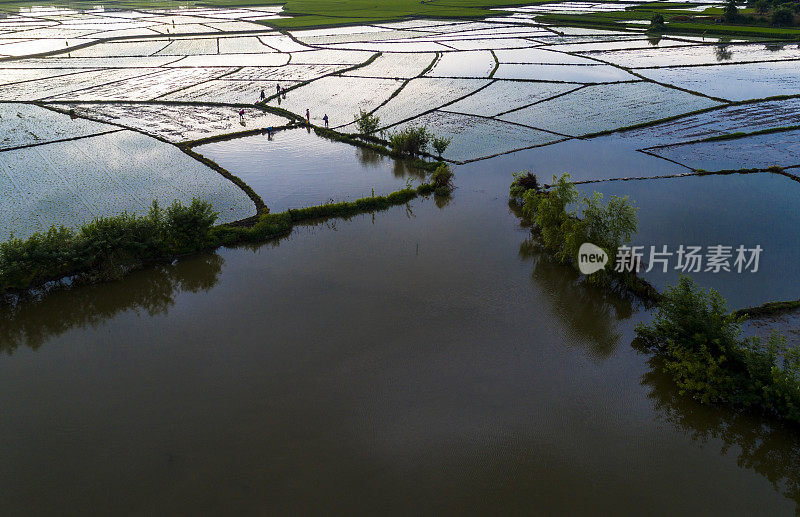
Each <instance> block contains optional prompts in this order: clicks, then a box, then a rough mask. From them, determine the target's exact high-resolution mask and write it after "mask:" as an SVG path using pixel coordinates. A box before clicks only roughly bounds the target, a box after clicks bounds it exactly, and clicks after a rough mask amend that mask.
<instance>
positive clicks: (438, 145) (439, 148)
mask: <svg viewBox="0 0 800 517" xmlns="http://www.w3.org/2000/svg"><path fill="white" fill-rule="evenodd" d="M452 141H453V139H452V138H440V137H438V136H437V137H434V138H433V148H434V149H435V150H436V153H437V154H438V155H439V158H441V157H442V154H444V152H445V150H447V147H448V146H449V145H450V142H452Z"/></svg>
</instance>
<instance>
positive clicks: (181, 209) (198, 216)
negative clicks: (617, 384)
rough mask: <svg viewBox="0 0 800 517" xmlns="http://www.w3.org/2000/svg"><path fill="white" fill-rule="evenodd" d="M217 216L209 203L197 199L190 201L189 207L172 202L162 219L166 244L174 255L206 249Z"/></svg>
mask: <svg viewBox="0 0 800 517" xmlns="http://www.w3.org/2000/svg"><path fill="white" fill-rule="evenodd" d="M217 215H218V214H217V213H216V212H214V210H213V209H212V208H211V204H210V203H207V202H205V201H201V200H199V199H194V200H192V204H191V205H189V206H183V205H181V204H180V203H178V202H177V201H176V202H174V203H173V204H172V205H170V207H169V208H167V211H166V215H165V218H164V222H165V231H166V235H165V240H166V242H167V243H168V245H170V246H171V247H172V251H174V252H175V253H186V252H191V251H195V250H198V249H201V248H204V247H206V246H207V245H208V236H209V233H210V231H211V227H212V226H214V222H215V221H216V220H217Z"/></svg>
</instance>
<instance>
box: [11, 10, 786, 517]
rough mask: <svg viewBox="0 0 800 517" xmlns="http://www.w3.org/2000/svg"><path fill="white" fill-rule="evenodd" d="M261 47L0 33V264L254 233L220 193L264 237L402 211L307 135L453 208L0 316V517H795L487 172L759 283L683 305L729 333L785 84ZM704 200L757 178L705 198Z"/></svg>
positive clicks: (488, 44) (434, 54) (775, 436)
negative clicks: (326, 516)
mask: <svg viewBox="0 0 800 517" xmlns="http://www.w3.org/2000/svg"><path fill="white" fill-rule="evenodd" d="M573 7H577V6H573ZM535 9H536V8H535V7H532V8H528V9H523V10H521V11H520V12H521V13H522V14H526V13H535V12H536V11H535ZM275 16H280V7H271V6H268V7H258V8H255V7H253V8H250V7H247V8H237V9H230V10H225V9H214V8H191V9H188V8H187V9H180V10H172V11H163V10H138V11H135V12H134V11H113V10H93V11H86V12H77V11H71V10H62V9H51V8H33V9H29V10H26V11H19V12H14V13H11V14H9V15H8V16H7V17H6V18H3V19H0V56H3V57H2V58H0V128H1V129H2V131H0V185H2V186H3V187H4V189H3V198H2V200H0V207H1V208H2V214H3V216H2V219H3V227H2V228H0V235H2V236H3V239H4V240H5V239H7V238H8V236H10V235H11V234H13V235H16V236H19V237H27V236H29V235H31V234H33V233H35V232H37V231H42V230H44V229H46V228H49V227H50V226H52V225H65V226H69V227H77V226H79V225H80V224H83V223H84V222H86V221H89V220H92V219H94V218H97V217H100V216H108V215H113V214H118V213H122V212H126V213H145V212H146V211H147V209H148V207H149V205H150V203H151V202H152V201H153V200H157V201H159V203H160V204H162V205H168V204H169V203H171V202H172V201H174V200H179V201H186V200H191V199H192V198H193V197H199V198H201V199H204V200H207V201H209V202H210V203H212V206H213V207H214V209H215V210H217V211H218V212H219V213H220V222H232V221H237V220H242V219H246V218H248V217H252V216H253V215H254V214H256V212H257V210H258V208H257V206H256V204H255V203H254V200H253V195H252V194H250V193H248V192H246V191H245V190H244V189H242V188H241V185H240V184H238V183H235V182H233V181H230V179H229V177H228V176H225V175H222V174H220V170H223V171H226V172H227V173H229V175H232V176H235V177H236V178H238V179H239V180H241V182H242V183H243V184H245V185H247V186H248V187H250V188H251V189H252V191H253V192H254V194H255V196H257V197H258V198H260V199H262V200H263V202H264V204H265V205H266V206H267V207H268V208H269V210H270V211H271V212H272V213H280V212H283V211H284V210H288V209H294V208H303V207H307V206H313V205H318V204H321V203H326V202H329V201H333V202H342V201H352V200H354V199H358V198H362V197H368V196H370V195H372V194H375V195H385V194H388V193H390V192H393V191H396V190H398V189H402V188H404V187H405V186H406V185H407V184H411V185H418V184H420V183H422V182H423V181H425V177H426V175H427V174H426V172H425V171H423V170H420V169H417V168H414V166H413V164H412V163H411V162H410V161H408V160H395V159H393V158H391V157H389V156H384V155H382V154H380V153H378V152H375V151H373V150H370V149H367V148H364V147H357V146H353V145H350V144H349V143H347V142H343V141H333V140H331V139H326V138H323V137H322V136H319V135H317V134H316V133H315V131H313V130H310V129H309V128H305V127H299V126H301V125H302V122H303V120H304V119H305V117H306V109H308V110H309V119H310V122H311V124H313V125H314V126H317V127H319V126H323V125H324V122H323V120H322V117H323V115H328V117H329V120H330V126H331V127H334V128H337V129H338V130H339V131H341V132H343V133H346V132H355V131H357V129H355V124H354V123H353V120H354V117H355V116H356V115H357V114H358V113H359V110H364V111H365V112H371V113H373V114H375V115H376V116H377V117H379V119H380V124H379V125H378V127H377V128H376V132H375V135H376V137H377V136H380V135H381V134H383V135H384V136H386V135H389V134H391V133H392V132H393V131H399V130H403V129H405V128H408V127H416V126H421V125H424V126H426V127H427V128H428V129H429V130H430V131H431V132H432V133H434V134H435V135H438V136H444V137H450V138H451V139H452V141H451V143H450V145H449V146H448V147H447V149H446V150H445V151H444V153H443V157H444V159H446V160H448V161H449V162H450V163H451V165H452V167H453V171H454V173H455V179H454V182H455V186H456V189H455V191H454V192H453V193H452V195H451V196H449V197H442V196H434V195H428V196H422V197H419V198H416V199H414V200H412V201H409V202H408V203H407V204H402V205H398V206H394V207H391V208H389V209H387V210H381V211H376V212H369V213H362V214H358V215H354V216H350V217H347V218H336V217H332V218H326V219H316V220H311V221H306V222H303V223H301V224H297V225H295V226H294V227H293V228H292V229H291V231H290V232H289V233H288V234H286V235H283V236H281V237H280V238H277V239H273V240H270V241H268V242H262V243H253V244H246V245H239V246H231V247H221V248H218V249H216V250H211V251H207V252H204V253H199V254H192V255H189V256H184V257H180V258H178V259H176V260H174V261H171V262H164V263H157V264H155V265H152V266H147V267H145V268H143V269H140V270H137V271H134V272H133V273H131V274H130V275H128V276H125V277H124V278H122V279H119V280H115V281H111V282H105V283H100V284H97V285H75V286H72V287H69V288H65V289H54V290H52V292H46V293H44V294H41V295H40V296H33V297H28V298H24V299H22V300H20V301H18V302H17V303H14V304H6V305H4V306H2V307H0V408H2V409H0V451H2V452H0V456H2V458H3V461H2V462H0V486H2V487H3V490H2V491H0V513H2V514H3V515H17V514H28V513H33V514H65V513H66V514H109V513H131V514H134V513H135V514H143V513H159V514H160V513H181V514H185V513H199V514H218V513H235V514H263V513H267V514H288V513H293V514H297V513H322V512H325V513H378V512H380V513H388V514H408V513H412V512H413V513H489V512H492V513H501V514H521V513H525V514H531V513H533V514H576V513H580V514H608V513H621V514H640V513H644V512H647V513H653V514H659V515H661V514H663V515H674V514H677V513H680V514H701V513H702V514H709V515H732V514H733V515H753V514H769V515H786V514H791V513H792V512H796V511H797V508H798V507H799V505H800V461H798V458H800V434H798V432H797V429H796V428H795V427H791V426H789V425H786V424H782V423H780V422H777V421H775V420H773V419H771V418H769V417H765V416H763V415H759V414H757V413H756V414H753V413H747V412H741V411H736V410H732V409H727V408H720V407H716V406H711V405H700V404H699V403H697V402H695V401H694V400H692V399H691V398H689V397H687V396H684V395H681V394H680V393H679V392H678V389H677V387H676V386H675V384H674V382H673V381H672V379H671V378H670V377H669V376H666V375H664V374H663V373H661V371H660V370H659V369H658V368H657V364H656V363H657V358H655V357H654V356H652V355H650V354H647V353H642V352H640V351H637V349H636V348H635V347H633V346H631V343H632V341H633V339H634V337H635V335H636V334H635V332H634V325H635V324H636V323H638V322H647V321H650V320H651V319H652V311H651V310H650V309H648V308H647V307H646V306H645V304H644V303H642V302H640V301H639V300H637V299H635V298H633V299H632V298H629V297H624V296H620V295H618V294H615V293H612V292H609V291H607V290H604V289H602V288H600V287H598V286H593V285H587V284H586V283H585V282H582V281H581V276H580V274H578V273H577V271H575V270H574V269H572V268H571V267H570V266H565V265H562V264H558V263H556V262H555V261H554V260H553V259H552V257H551V256H549V255H548V254H547V253H546V252H545V251H544V250H543V249H542V248H541V246H540V245H538V243H537V242H536V239H535V238H533V237H532V234H531V230H530V228H528V227H527V226H525V225H523V224H521V221H520V218H519V217H518V215H517V214H516V213H515V212H514V210H512V209H511V208H510V207H509V184H510V183H511V180H512V177H511V174H512V173H513V172H516V171H520V170H523V169H528V170H530V171H532V172H534V173H535V174H536V175H537V177H538V178H539V180H540V181H541V182H543V183H550V182H551V179H552V177H553V176H554V175H557V174H562V173H565V172H566V173H569V174H571V177H572V179H573V180H575V181H577V182H585V183H579V184H578V185H577V187H578V188H579V190H581V191H582V192H585V193H587V194H588V193H591V192H592V191H598V192H601V193H603V194H604V195H605V196H606V197H608V196H612V195H620V196H626V195H627V196H629V197H630V199H631V200H632V201H633V202H634V203H635V204H636V206H638V207H639V213H638V216H639V228H638V233H637V234H636V235H635V236H634V237H633V239H632V243H633V244H637V245H643V246H647V247H649V246H651V245H653V246H661V245H667V246H669V247H670V248H673V247H676V246H678V245H680V244H686V245H700V246H711V245H717V244H726V245H731V246H736V245H740V244H742V245H746V246H755V245H760V246H761V247H763V249H764V251H763V255H762V261H761V264H760V266H761V267H760V269H759V271H758V272H757V273H753V274H751V273H741V274H740V273H736V272H735V271H733V272H722V273H719V274H716V273H711V272H701V273H698V274H696V275H694V278H695V279H696V280H697V281H698V283H699V284H701V285H703V286H707V287H713V288H715V289H717V290H718V291H720V293H721V294H722V295H723V296H724V297H726V298H727V300H728V302H729V305H730V308H731V309H740V308H743V307H750V306H755V305H760V304H762V303H765V302H770V301H775V300H793V299H796V298H797V297H798V294H797V289H796V286H797V285H798V278H797V275H798V271H799V270H798V268H797V266H796V264H797V263H798V260H800V251H799V250H800V246H798V241H797V237H796V233H797V232H796V228H797V226H798V224H799V223H800V220H798V217H799V216H798V213H800V212H798V211H797V210H796V201H797V199H798V195H800V190H798V189H800V178H798V173H797V170H798V169H797V166H800V163H798V161H797V154H798V152H797V148H796V144H795V143H794V142H795V139H793V137H795V136H796V133H797V128H796V127H795V126H797V125H798V122H797V121H798V120H800V111H798V108H797V106H796V104H797V102H796V101H797V99H796V98H795V95H797V94H798V92H799V91H800V90H798V86H800V84H799V83H798V81H800V79H798V77H797V74H796V73H795V72H796V68H795V67H796V64H797V61H794V60H795V59H798V56H797V55H796V53H795V52H794V51H793V50H791V49H789V48H787V49H785V50H782V51H780V52H779V53H777V54H776V53H772V52H766V51H765V50H764V45H763V44H762V43H748V42H736V43H732V44H729V45H728V47H727V48H729V49H732V50H731V51H732V53H733V54H732V55H733V56H735V57H734V58H728V59H727V61H731V60H732V61H735V62H737V63H738V62H739V61H746V63H744V64H733V65H732V64H719V63H721V62H722V61H721V60H719V59H717V57H718V56H720V54H719V53H718V52H717V53H715V50H714V49H715V48H716V47H715V45H717V44H718V43H719V42H718V41H715V40H714V39H713V38H707V41H705V42H703V41H697V39H696V38H695V39H692V38H681V37H679V36H674V37H665V38H662V39H661V40H660V42H659V43H658V45H654V44H653V43H652V42H651V41H650V40H648V38H647V36H646V35H645V34H644V33H643V32H642V31H639V32H637V31H635V30H624V31H623V30H622V29H621V30H620V31H617V32H614V31H606V30H595V29H576V28H563V27H561V28H558V27H551V26H546V25H542V24H538V23H536V22H535V21H531V20H530V19H525V20H527V21H525V22H524V23H520V19H519V18H515V17H513V16H510V17H507V18H501V17H498V18H495V19H494V20H495V21H480V22H465V21H461V20H412V21H405V22H396V23H395V22H393V23H380V24H373V25H368V26H363V27H348V28H335V29H318V30H297V31H289V32H288V33H283V32H278V31H275V30H273V29H271V28H270V27H267V26H265V25H263V24H259V23H256V21H257V20H264V19H270V17H275ZM168 31H169V32H168ZM26 33H29V34H27V35H26ZM234 33H235V34H234ZM23 43H24V44H23ZM65 43H66V45H65ZM459 54H464V56H463V58H462V57H460V56H459ZM715 59H717V61H714V60H715ZM585 60H589V61H591V62H592V63H593V64H586V63H585V62H584V61H585ZM673 60H674V61H673ZM642 63H644V64H642ZM671 65H685V66H671ZM689 65H692V66H689ZM644 66H646V67H647V68H642V67H644ZM660 67H663V68H660ZM733 67H737V69H739V70H740V71H739V72H737V73H738V74H739V75H737V76H736V77H737V80H736V81H731V82H725V81H722V80H719V79H716V78H717V77H728V76H729V74H733V73H734V72H733ZM698 68H704V69H705V68H708V69H709V72H708V73H705V72H703V73H700V72H698V73H697V74H696V75H692V74H689V73H688V72H687V70H695V69H698ZM631 72H635V73H631ZM750 73H752V74H753V75H752V76H748V75H747V74H750ZM653 78H655V79H656V81H657V82H653V81H651V79H653ZM278 85H281V86H282V87H283V88H285V91H284V94H282V95H274V94H275V93H276V91H277V86H278ZM675 86H678V87H679V88H675ZM262 91H264V96H265V99H266V102H265V104H264V105H263V106H261V107H259V106H257V105H256V104H255V103H256V102H257V101H259V100H260V98H261V92H262ZM786 94H789V95H790V97H789V98H780V99H770V97H772V96H777V95H786ZM739 101H744V102H739ZM262 108H263V109H262ZM267 108H280V110H272V111H270V110H269V109H267ZM240 110H244V113H243V114H242V115H240V113H239V112H240ZM282 110H286V111H282ZM637 125H638V126H640V127H636V128H630V127H631V126H637ZM284 127H291V129H283V128H284ZM267 128H270V132H272V129H273V128H281V129H280V130H277V129H275V131H274V134H270V135H269V136H268V134H267ZM626 128H630V129H626ZM622 129H626V130H624V131H620V130H622ZM598 133H604V134H598ZM710 137H714V138H712V139H711V140H709V138H710ZM195 156H199V157H200V158H201V159H203V160H204V161H200V160H198V159H195V158H194V157H195ZM769 167H772V171H768V170H766V169H767V168H769ZM777 167H779V168H780V171H781V172H782V173H781V174H778V173H777V172H775V171H777V170H778V169H777ZM723 169H759V171H748V172H747V173H741V174H719V175H714V174H706V173H707V172H708V171H711V172H714V171H720V170H723ZM762 169H763V170H762ZM742 172H743V171H742ZM629 178H643V179H636V180H633V179H630V180H629ZM626 180H627V181H626ZM645 278H646V279H647V280H648V281H650V282H651V283H652V284H653V285H654V286H656V287H657V288H658V289H663V288H664V287H665V286H666V285H667V284H668V283H674V282H675V281H677V278H678V273H677V271H669V272H668V273H661V272H660V271H658V270H657V269H656V270H654V271H651V272H648V273H646V274H645ZM762 323H763V324H764V325H767V326H768V325H769V322H762ZM793 325H795V324H793V323H792V322H791V319H790V320H789V323H786V324H783V327H782V330H783V331H787V332H788V334H789V335H790V337H791V336H795V340H794V341H793V342H792V343H793V344H794V345H796V328H795V327H794V326H793ZM793 329H794V330H793Z"/></svg>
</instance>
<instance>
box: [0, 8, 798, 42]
mask: <svg viewBox="0 0 800 517" xmlns="http://www.w3.org/2000/svg"><path fill="white" fill-rule="evenodd" d="M553 1H554V0H286V1H284V2H281V1H274V0H264V1H258V0H178V1H174V0H72V1H69V0H68V1H58V0H57V1H52V0H50V1H48V0H0V11H2V10H7V11H13V10H16V9H18V8H20V7H29V6H34V5H36V6H40V5H58V6H65V7H73V8H77V9H81V8H86V9H88V8H92V7H94V6H97V5H104V6H106V7H109V8H118V9H137V8H138V9H143V8H160V9H164V8H178V7H190V6H210V7H244V6H264V5H284V12H285V14H286V15H288V16H289V17H287V18H282V19H278V20H265V21H263V22H262V23H265V24H267V25H270V26H274V27H277V28H281V29H300V28H318V27H332V26H343V25H358V24H366V23H376V22H387V21H397V20H402V19H407V18H466V19H470V18H473V19H475V18H485V17H487V16H492V15H503V14H505V13H503V12H501V11H490V10H489V9H492V8H502V7H506V6H515V5H517V6H518V5H532V4H543V3H553ZM556 1H557V0H556ZM566 1H569V0H566ZM597 1H611V2H613V1H614V0H597ZM695 5H696V4H683V3H668V2H649V3H642V4H640V5H637V6H635V7H632V8H628V9H627V10H625V11H611V12H601V13H589V14H549V15H542V16H539V17H538V18H537V20H538V21H542V22H545V23H550V24H554V25H570V26H579V27H596V28H614V29H621V28H624V24H622V23H619V22H622V21H626V20H649V19H650V18H651V17H652V16H653V14H654V13H660V14H662V15H663V16H664V18H665V20H666V21H667V23H666V28H665V30H664V32H665V33H707V34H708V35H718V36H720V35H721V36H726V35H727V36H745V37H760V38H772V39H797V38H800V28H776V27H769V26H764V25H758V26H753V25H726V24H718V23H713V22H712V21H710V20H697V21H684V20H681V21H677V20H676V21H671V18H672V17H674V16H678V15H684V16H697V15H701V16H702V15H705V16H709V15H711V16H718V15H719V14H720V13H721V9H720V8H718V7H710V8H709V9H707V10H706V11H705V12H704V13H700V12H696V11H682V10H681V9H686V8H687V7H690V6H695ZM720 5H721V2H720ZM750 11H751V10H750V9H741V11H740V12H742V13H745V12H750ZM639 27H641V25H639Z"/></svg>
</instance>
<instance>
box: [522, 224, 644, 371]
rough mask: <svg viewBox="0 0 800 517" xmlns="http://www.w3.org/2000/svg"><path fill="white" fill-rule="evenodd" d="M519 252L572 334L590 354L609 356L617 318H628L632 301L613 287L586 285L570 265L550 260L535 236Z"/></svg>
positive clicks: (617, 334)
mask: <svg viewBox="0 0 800 517" xmlns="http://www.w3.org/2000/svg"><path fill="white" fill-rule="evenodd" d="M519 255H520V258H522V259H523V260H530V261H531V262H533V272H532V274H531V278H532V280H533V282H534V283H535V284H536V285H537V286H538V287H539V288H541V290H542V292H543V293H544V294H545V295H546V296H547V298H548V301H549V304H548V305H549V306H551V307H553V308H554V312H555V314H556V315H558V317H559V318H560V319H561V321H562V322H563V324H564V325H565V327H566V328H567V329H569V331H570V332H571V333H572V335H573V336H574V337H575V338H576V339H578V340H579V341H581V342H582V343H585V344H587V345H588V346H589V351H590V353H591V354H592V356H593V357H595V358H597V359H604V358H607V357H609V356H611V355H612V354H613V353H614V350H615V349H616V347H617V345H618V344H619V342H620V339H621V338H622V334H621V332H620V331H619V330H618V329H617V321H618V320H624V319H628V318H630V317H631V315H632V314H633V308H634V304H633V302H632V301H631V300H630V299H628V298H625V297H624V296H622V295H621V294H620V293H618V292H616V291H614V290H612V289H608V288H603V287H598V286H594V285H590V284H587V283H586V282H584V281H583V277H582V276H581V275H580V273H578V272H577V271H575V270H574V269H573V268H572V267H569V266H565V265H563V264H559V263H558V262H556V261H554V260H553V259H551V258H550V255H549V254H548V253H547V252H546V251H545V250H544V249H543V248H542V246H541V244H539V243H538V242H537V241H536V239H535V238H534V237H529V238H528V239H526V240H525V241H524V242H523V243H522V244H521V245H520V249H519Z"/></svg>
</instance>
